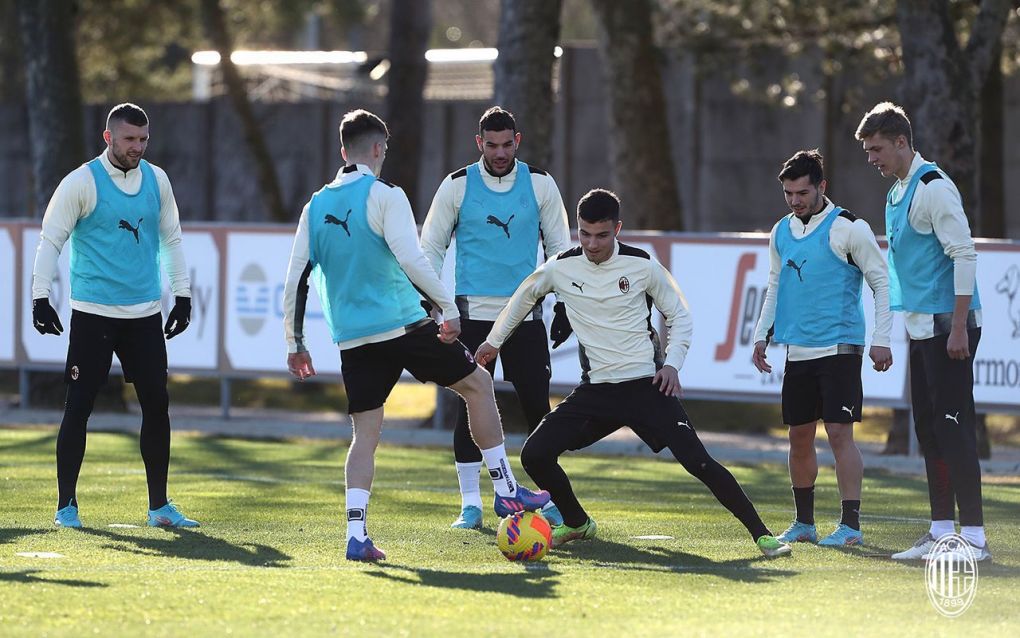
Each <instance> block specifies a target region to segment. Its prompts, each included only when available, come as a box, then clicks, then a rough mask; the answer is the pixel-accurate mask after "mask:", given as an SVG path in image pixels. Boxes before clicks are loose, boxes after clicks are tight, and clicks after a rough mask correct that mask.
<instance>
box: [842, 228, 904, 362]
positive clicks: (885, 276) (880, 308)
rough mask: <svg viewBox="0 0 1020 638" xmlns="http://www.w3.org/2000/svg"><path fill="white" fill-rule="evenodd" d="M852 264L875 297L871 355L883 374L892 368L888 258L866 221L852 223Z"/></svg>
mask: <svg viewBox="0 0 1020 638" xmlns="http://www.w3.org/2000/svg"><path fill="white" fill-rule="evenodd" d="M846 254H847V255H849V256H850V259H852V260H853V263H854V264H855V265H856V266H857V268H859V269H860V271H861V273H862V274H863V275H864V280H865V281H867V282H868V287H870V288H871V291H872V294H874V296H875V331H874V333H873V334H872V336H871V350H870V351H869V353H868V356H870V357H871V361H872V364H873V367H874V368H875V370H878V371H879V372H884V371H886V370H888V369H889V368H891V367H892V364H893V359H892V350H891V349H890V347H889V346H890V340H889V334H890V333H891V332H892V311H891V310H890V309H889V272H888V270H887V269H886V263H885V258H884V257H882V251H881V250H880V249H879V247H878V242H877V241H876V240H875V233H873V232H872V231H871V226H869V225H868V222H866V221H864V220H863V219H857V220H855V221H854V222H853V223H852V224H850V228H849V234H848V235H847V251H846Z"/></svg>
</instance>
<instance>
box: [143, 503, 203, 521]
mask: <svg viewBox="0 0 1020 638" xmlns="http://www.w3.org/2000/svg"><path fill="white" fill-rule="evenodd" d="M198 526H199V524H198V521H195V520H192V519H190V518H188V517H187V516H185V515H184V514H182V513H181V511H180V510H178V509H177V506H176V505H174V503H173V501H167V502H166V505H164V506H163V507H161V508H159V509H158V510H149V527H198Z"/></svg>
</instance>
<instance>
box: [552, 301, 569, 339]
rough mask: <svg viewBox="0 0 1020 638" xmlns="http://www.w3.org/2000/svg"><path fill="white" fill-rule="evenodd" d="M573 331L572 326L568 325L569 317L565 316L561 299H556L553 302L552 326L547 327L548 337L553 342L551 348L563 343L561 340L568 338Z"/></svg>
mask: <svg viewBox="0 0 1020 638" xmlns="http://www.w3.org/2000/svg"><path fill="white" fill-rule="evenodd" d="M572 332H574V327H573V326H571V325H570V319H568V318H567V307H566V306H564V305H563V302H562V301H557V302H556V303H554V304H553V320H552V326H551V327H550V328H549V338H550V339H552V342H553V350H555V349H556V348H558V347H559V346H561V345H563V342H564V341H566V340H567V339H568V338H570V334H571V333H572Z"/></svg>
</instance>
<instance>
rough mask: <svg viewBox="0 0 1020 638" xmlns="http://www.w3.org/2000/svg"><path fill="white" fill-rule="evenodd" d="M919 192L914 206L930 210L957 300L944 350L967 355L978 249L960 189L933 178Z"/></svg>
mask: <svg viewBox="0 0 1020 638" xmlns="http://www.w3.org/2000/svg"><path fill="white" fill-rule="evenodd" d="M920 186H921V185H919V186H918V188H920ZM920 195H921V196H922V198H923V200H922V202H921V204H922V205H921V206H915V207H916V208H919V209H922V210H924V211H927V212H928V213H929V214H930V216H931V219H930V223H931V228H932V231H933V232H934V233H935V237H936V238H938V240H939V243H940V244H942V250H943V252H945V254H946V256H947V257H949V258H950V259H952V260H953V288H954V291H955V293H956V304H955V306H954V308H953V324H952V328H951V329H950V333H949V339H948V342H947V343H946V351H947V352H948V353H949V357H950V358H952V359H966V358H967V357H969V356H970V343H969V340H968V338H967V315H968V314H969V312H970V302H971V297H972V296H973V294H974V283H975V280H976V279H977V250H976V249H975V248H974V239H973V238H972V237H971V235H970V224H969V223H968V222H967V215H966V214H965V213H964V212H963V201H962V200H961V198H960V191H959V190H957V188H956V186H954V185H953V183H952V182H951V181H949V180H948V179H935V180H932V181H931V182H929V183H928V184H924V189H923V190H922V191H921V193H920ZM911 221H913V220H911ZM922 223H923V222H922ZM915 228H918V227H917V226H915ZM919 230H920V228H919Z"/></svg>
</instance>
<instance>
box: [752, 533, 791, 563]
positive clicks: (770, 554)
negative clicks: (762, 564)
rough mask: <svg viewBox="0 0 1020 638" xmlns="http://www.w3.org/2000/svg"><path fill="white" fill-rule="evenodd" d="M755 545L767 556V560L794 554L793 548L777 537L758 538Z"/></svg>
mask: <svg viewBox="0 0 1020 638" xmlns="http://www.w3.org/2000/svg"><path fill="white" fill-rule="evenodd" d="M755 545H757V546H758V549H760V550H761V553H762V554H765V557H766V558H777V557H779V556H787V555H789V554H790V553H791V552H793V548H792V547H790V546H789V545H787V544H786V543H784V542H782V541H780V540H779V539H778V538H776V537H775V536H769V535H767V534H766V535H765V536H762V537H760V538H758V540H757V541H755Z"/></svg>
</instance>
